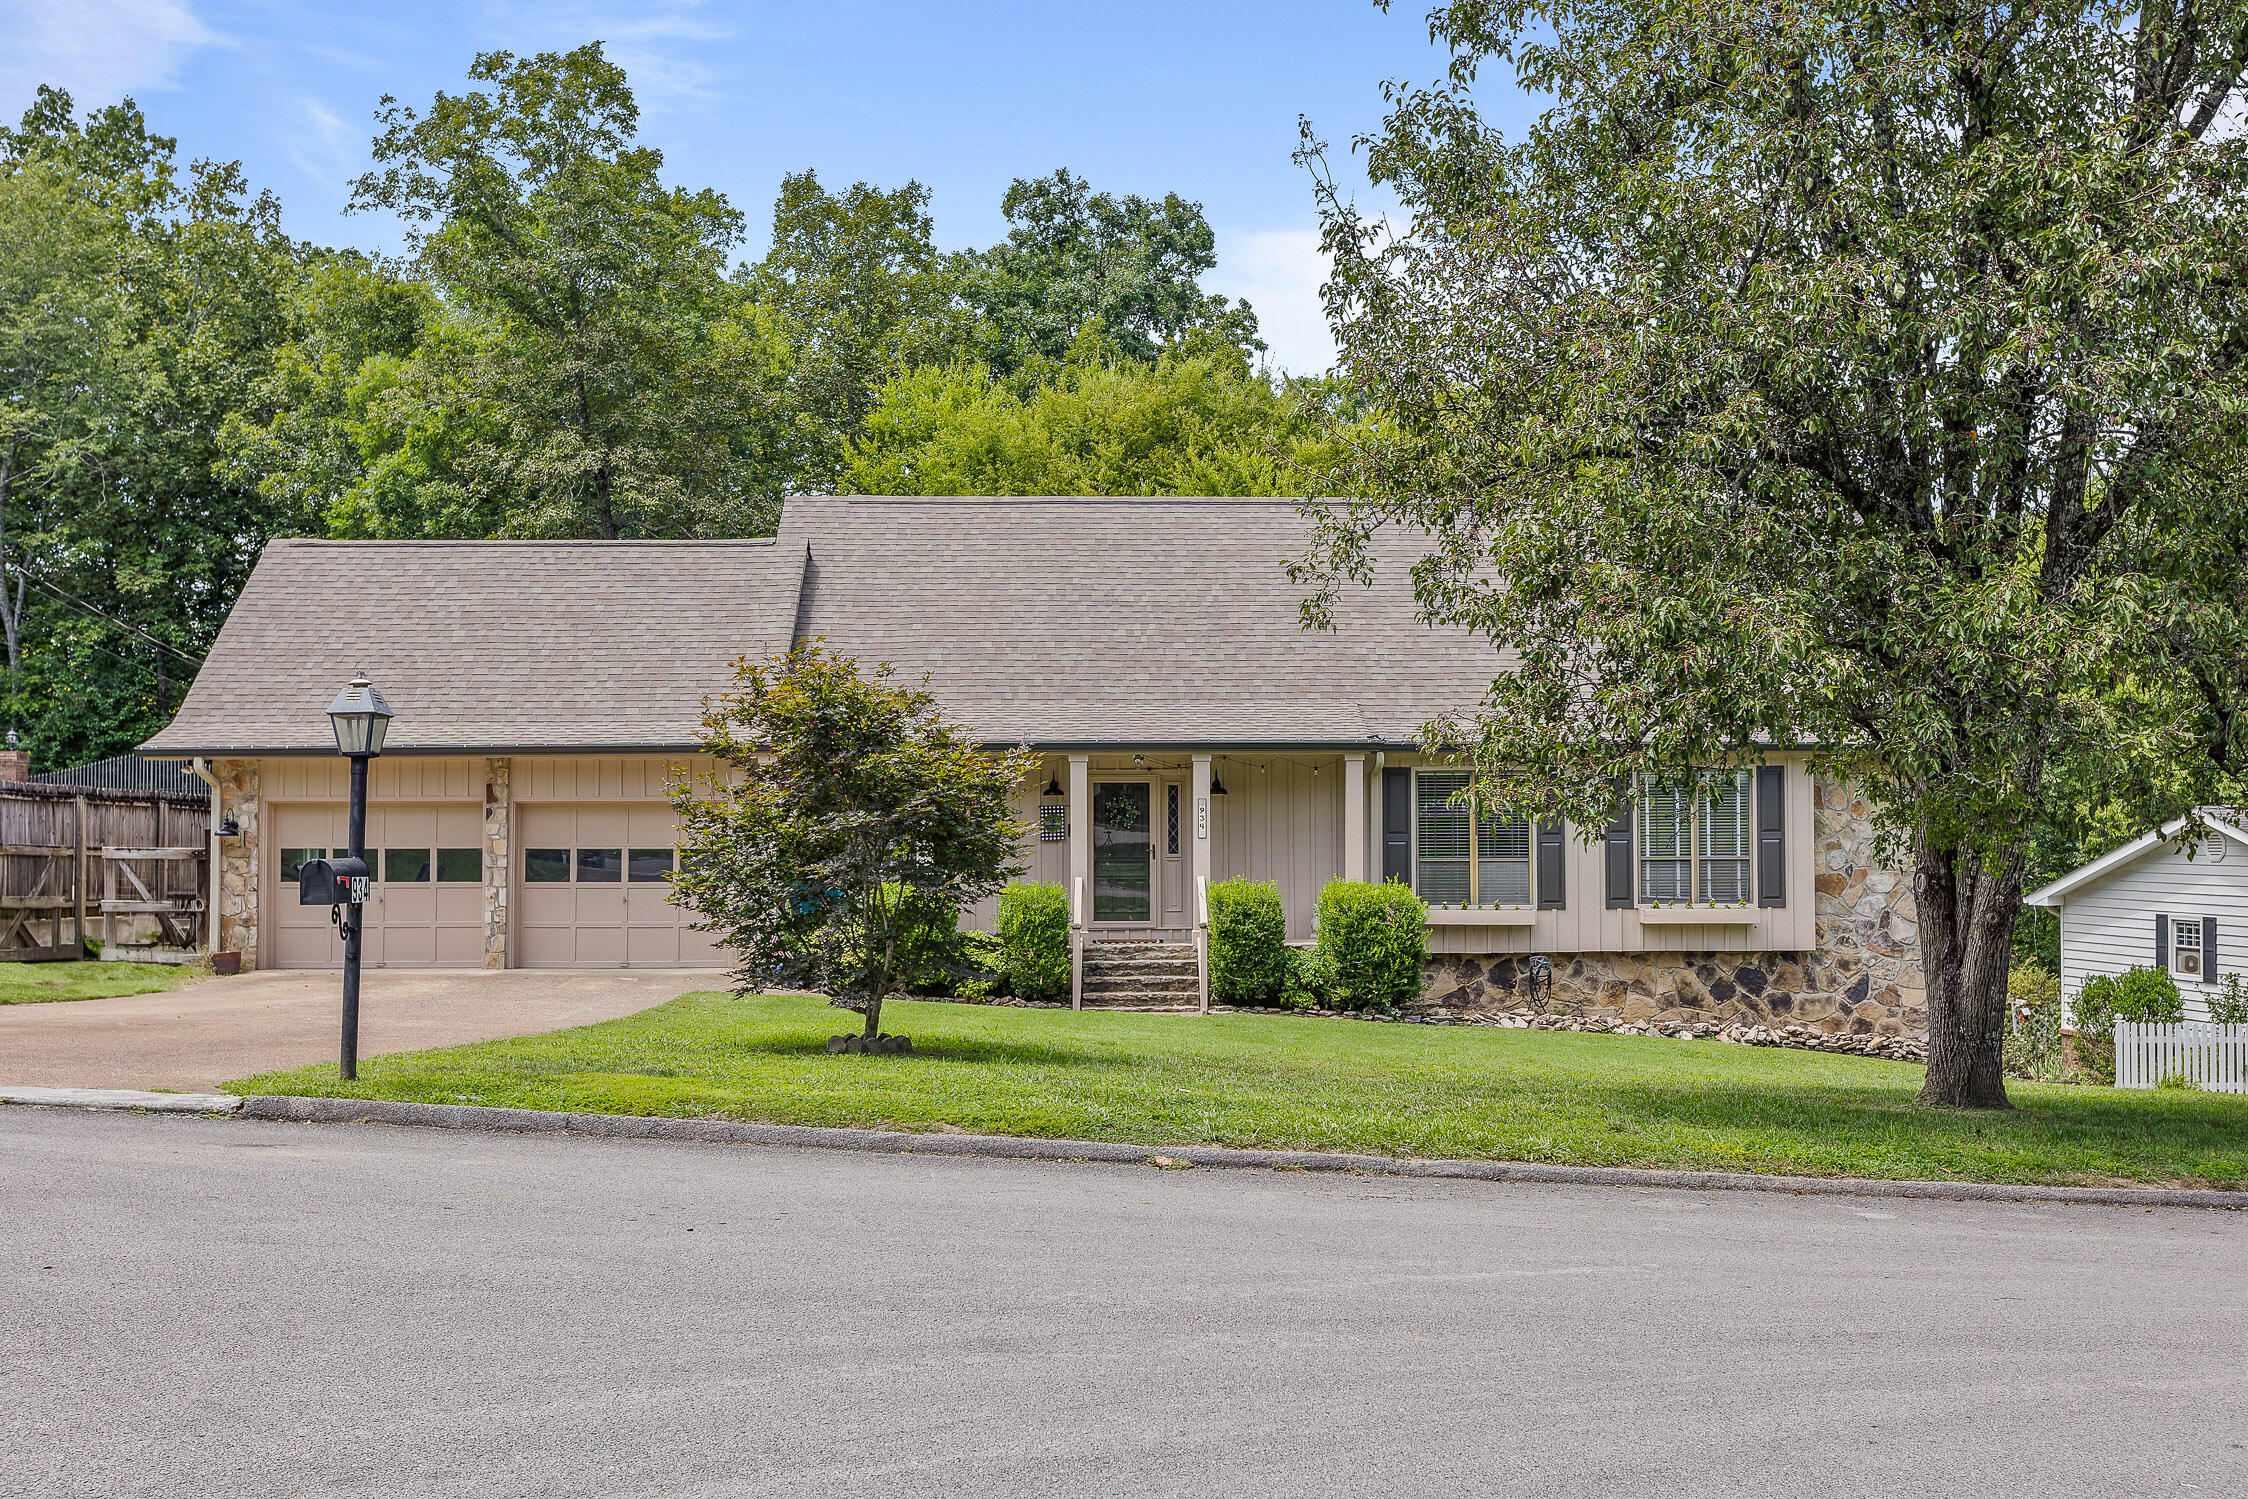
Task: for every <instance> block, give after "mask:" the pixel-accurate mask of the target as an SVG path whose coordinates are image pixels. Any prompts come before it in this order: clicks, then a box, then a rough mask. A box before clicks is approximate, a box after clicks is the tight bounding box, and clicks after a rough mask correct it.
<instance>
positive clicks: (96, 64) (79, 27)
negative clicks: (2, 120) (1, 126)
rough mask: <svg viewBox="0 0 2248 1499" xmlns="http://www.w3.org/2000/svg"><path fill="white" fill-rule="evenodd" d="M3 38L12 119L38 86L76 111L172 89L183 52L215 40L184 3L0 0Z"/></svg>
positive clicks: (0, 89) (2, 83)
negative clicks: (58, 94) (66, 96)
mask: <svg viewBox="0 0 2248 1499" xmlns="http://www.w3.org/2000/svg"><path fill="white" fill-rule="evenodd" d="M0 37H4V38H6V41H5V43H0V108H5V109H6V112H7V113H9V114H11V115H12V114H13V113H14V112H15V110H16V109H18V108H21V107H22V105H23V104H28V103H29V102H30V100H31V95H32V91H33V90H35V89H36V88H38V86H39V85H40V84H42V83H47V84H52V85H54V86H55V87H56V88H60V89H68V90H69V91H70V95H71V98H72V99H73V100H74V101H75V102H76V103H77V105H78V106H79V108H81V109H89V108H93V107H95V106H98V105H102V104H112V103H115V102H116V101H117V100H118V99H120V98H122V97H123V96H124V95H126V94H128V93H131V92H134V91H135V90H146V89H162V88H169V87H171V85H172V75H173V73H174V72H175V70H177V68H178V67H179V65H180V63H181V62H182V61H183V60H184V59H185V58H186V56H187V54H188V53H190V52H192V51H194V50H195V49H196V48H198V47H202V46H207V45H209V44H210V43H212V42H214V41H216V40H218V38H217V37H216V36H214V35H213V34H212V33H211V31H210V29H209V28H208V27H206V26H205V25H204V24H203V23H202V22H201V21H199V20H197V19H196V18H195V13H194V12H193V11H192V10H190V9H189V8H188V6H187V3H186V0H0ZM18 101H20V102H18Z"/></svg>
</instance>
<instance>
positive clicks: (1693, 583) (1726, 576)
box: [1305, 0, 2248, 1106]
mask: <svg viewBox="0 0 2248 1499" xmlns="http://www.w3.org/2000/svg"><path fill="white" fill-rule="evenodd" d="M1430 25H1431V28H1432V32H1433V34H1434V35H1435V37H1436V38H1437V39H1438V40H1439V41H1440V42H1442V43H1444V44H1446V45H1447V46H1448V47H1449V48H1450V50H1451V54H1452V58H1453V65H1452V68H1451V72H1450V76H1449V78H1448V80H1447V81H1446V82H1444V83H1442V84H1440V85H1438V86H1434V87H1430V88H1423V89H1412V88H1398V89H1395V90H1393V91H1392V93H1391V95H1390V101H1391V109H1390V113H1389V114H1388V116H1387V118H1386V120H1385V122H1384V124H1383V126H1382V128H1381V129H1380V130H1379V131H1377V132H1376V133H1375V134H1374V135H1373V136H1372V137H1370V138H1369V139H1367V140H1366V141H1365V142H1363V144H1364V146H1365V147H1366V149H1367V151H1368V161H1369V166H1370V169H1371V173H1372V176H1373V177H1374V178H1375V179H1376V180H1377V181H1378V182H1380V183H1384V184H1387V185H1388V186H1389V187H1391V188H1393V189H1394V190H1395V192H1396V194H1397V197H1398V200H1399V203H1400V204H1401V206H1402V218H1401V220H1400V221H1399V222H1398V223H1397V224H1396V225H1395V226H1394V228H1392V227H1390V226H1386V225H1384V224H1382V223H1379V222H1375V221H1372V220H1369V219H1368V218H1366V217H1364V216H1361V215H1360V214H1359V213H1357V212H1355V211H1354V210H1353V208H1352V207H1351V205H1350V204H1349V203H1347V202H1346V201H1345V200H1344V199H1343V197H1342V196H1341V194H1340V193H1339V192H1338V191H1337V190H1336V189H1335V187H1334V185H1333V180H1332V178H1331V177H1330V176H1328V175H1327V174H1325V173H1324V171H1322V172H1321V174H1320V181H1321V182H1322V184H1323V192H1324V195H1325V209H1326V214H1325V218H1326V243H1327V246H1328V248H1329V250H1330V251H1331V252H1332V253H1333V254H1334V255H1335V257H1336V273H1335V276H1334V279H1333V282H1332V284H1331V287H1330V313H1331V315H1332V317H1333V320H1334V323H1335V326H1336V330H1337V335H1338V339H1339V342H1340V347H1341V356H1342V361H1343V365H1344V368H1345V369H1346V371H1347V372H1348V374H1349V376H1350V377H1351V378H1352V379H1353V380H1355V381H1356V382H1357V383H1358V385H1359V387H1360V388H1361V389H1362V390H1363V391H1364V392H1365V393H1366V394H1367V395H1368V397H1369V398H1371V399H1373V400H1375V401H1377V402H1378V403H1379V404H1380V405H1381V406H1382V407H1383V408H1384V409H1385V411H1386V412H1387V413H1388V414H1389V415H1390V416H1391V417H1392V418H1394V420H1395V423H1396V426H1395V428H1394V429H1393V430H1394V434H1395V440H1394V441H1384V442H1372V443H1365V444H1362V445H1361V446H1360V449H1359V451H1358V454H1357V457H1356V459H1355V460H1354V465H1353V478H1352V483H1353V488H1354V489H1355V490H1356V491H1357V492H1359V493H1360V494H1362V495H1363V496H1364V497H1365V499H1366V500H1367V503H1366V504H1364V505H1361V506H1358V507H1355V508H1352V509H1347V510H1344V509H1338V510H1336V511H1335V512H1333V514H1332V515H1331V517H1330V522H1329V525H1328V528H1327V533H1326V540H1325V544H1324V545H1323V546H1322V547H1321V548H1320V550H1319V554H1318V555H1317V556H1315V557H1313V558H1312V559H1309V566H1310V568H1311V570H1312V571H1314V572H1318V571H1320V570H1322V569H1324V570H1326V573H1327V576H1328V577H1329V578H1330V579H1339V578H1341V577H1343V576H1346V575H1348V574H1350V573H1352V572H1354V571H1357V570H1359V569H1360V567H1361V565H1362V561H1363V558H1364V556H1365V553H1364V550H1363V541H1364V536H1365V532H1366V530H1367V529H1368V528H1369V527H1371V526H1373V525H1378V524H1382V523H1384V522H1385V521H1400V522H1407V523H1411V524H1413V525H1416V526H1420V527H1425V528H1426V529H1427V530H1428V531H1429V532H1430V533H1431V534H1432V536H1433V537H1434V538H1435V541H1434V545H1433V548H1432V550H1431V553H1430V556H1429V558H1428V560H1427V561H1426V562H1425V563H1424V564H1423V566H1422V567H1421V568H1420V570H1419V572H1418V573H1417V584H1418V587H1419V590H1420V594H1421V598H1422V600H1423V603H1424V605H1425V606H1426V607H1427V608H1428V610H1429V611H1430V612H1431V613H1432V614H1433V615H1435V616H1437V617H1439V618H1442V619H1446V620H1451V621H1454V622H1458V623H1463V624H1466V625H1468V626H1471V627H1473V628H1476V629H1479V630H1482V631H1484V632H1486V633H1487V634H1488V635H1489V636H1490V637H1491V638H1492V639H1493V640H1494V641H1495V642H1498V643H1500V644H1503V645H1505V646H1508V647H1511V648H1512V649H1513V650H1515V651H1516V652H1518V653H1519V670H1515V671H1511V672H1509V673H1507V674H1505V675H1503V676H1501V677H1500V678H1499V679H1498V680H1497V681H1496V682H1495V683H1494V684H1493V686H1492V689H1491V692H1490V695H1489V697H1488V699H1487V701H1486V702H1485V704H1484V705H1483V706H1482V707H1481V708H1480V709H1479V710H1478V712H1477V713H1476V715H1475V716H1474V718H1473V720H1472V721H1463V722H1461V723H1458V724H1456V725H1452V726H1451V728H1450V733H1451V735H1452V738H1451V739H1450V740H1449V741H1448V742H1450V743H1452V744H1453V745H1455V746H1456V747H1457V748H1458V749H1459V750H1461V751H1462V752H1464V753H1466V754H1469V755H1471V756H1472V757H1473V758H1474V759H1475V760H1476V761H1477V762H1478V763H1479V764H1481V765H1484V766H1486V767H1490V768H1492V769H1494V770H1495V769H1497V768H1499V767H1502V766H1503V767H1506V768H1508V769H1510V770H1525V771H1526V772H1527V776H1526V778H1525V779H1522V780H1516V781H1512V782H1508V783H1505V784H1507V785H1510V786H1513V787H1515V788H1519V789H1518V790H1517V791H1515V792H1511V793H1508V795H1509V796H1510V798H1518V799H1519V800H1520V801H1521V802H1523V803H1526V804H1527V809H1528V810H1533V811H1537V812H1541V813H1544V814H1546V815H1551V814H1553V813H1566V814H1567V815H1570V816H1572V817H1574V818H1576V819H1578V820H1579V822H1580V825H1584V826H1597V825H1600V824H1601V823H1602V822H1604V821H1605V820H1606V818H1607V817H1608V816H1609V814H1610V809H1611V808H1612V807H1613V806H1614V801H1615V794H1616V793H1615V786H1616V779H1617V778H1618V777H1619V776H1625V775H1631V774H1634V773H1637V772H1640V771H1643V770H1651V771H1661V772H1666V773H1675V772H1676V771H1677V770H1678V768H1680V767H1707V766H1712V765H1715V764H1717V763H1719V762H1720V761H1722V760H1724V759H1725V758H1726V757H1728V756H1735V755H1739V754H1742V753H1748V754H1752V755H1753V754H1754V753H1757V752H1758V748H1757V747H1758V746H1772V745H1782V744H1784V745H1801V746H1810V747H1814V748H1815V749H1816V751H1817V755H1818V758H1819V760H1820V762H1821V763H1822V764H1823V765H1825V766H1826V767H1827V768H1829V769H1831V770H1833V771H1836V772H1838V773H1842V774H1847V775H1850V776H1854V777H1856V778H1858V779H1859V780H1860V781H1861V783H1862V784H1863V785H1864V787H1865V788H1866V790H1867V792H1868V793H1869V794H1870V796H1871V797H1872V799H1873V801H1874V803H1875V805H1876V807H1877V808H1878V811H1879V813H1880V815H1881V817H1882V819H1883V822H1884V825H1885V827H1886V828H1887V829H1888V831H1889V832H1890V833H1891V835H1892V837H1893V839H1894V841H1895V845H1896V847H1897V848H1898V849H1899V850H1900V851H1901V852H1903V853H1906V854H1907V855H1909V861H1910V865H1911V869H1912V873H1913V881H1914V890H1915V894H1916V898H1917V907H1918V922H1919V938H1920V943H1921V949H1922V955H1923V959H1924V962H1925V967H1926V974H1927V984H1928V1006H1929V1066H1928V1074H1927V1081H1926V1085H1925V1087H1924V1089H1923V1091H1922V1093H1921V1098H1922V1101H1923V1102H1926V1103H1931V1104H1949V1105H1977V1106H1998V1105H2003V1104H2004V1103H2005V1101H2006V1098H2005V1087H2004V1081H2003V1076H2002V1071H2001V1062H2002V1058H2001V1038H2002V1031H2003V1027H2004V1024H2005V985H2006V972H2007V965H2008V952H2009V941H2010V937H2011V933H2012V929H2013V925H2014V920H2015V916H2016V914H2017V912H2018V910H2019V908H2020V903H2021V894H2022V884H2021V881H2022V869H2023V860H2024V851H2025V848H2026V847H2027V846H2028V844H2029V841H2030V839H2031V838H2032V836H2033V834H2034V833H2035V831H2036V828H2037V825H2038V821H2039V817H2040V812H2039V808H2040V803H2041V800H2042V798H2043V797H2044V796H2045V795H2046V792H2047V789H2048V785H2049V782H2050V781H2051V779H2052V778H2053V777H2054V776H2055V775H2056V774H2057V773H2059V772H2060V771H2062V770H2063V769H2067V770H2068V771H2069V772H2070V773H2072V774H2075V775H2079V776H2082V775H2085V774H2087V773H2089V774H2091V775H2094V776H2098V777H2121V776H2123V775H2125V774H2127V773H2130V770H2131V767H2133V766H2143V765H2146V764H2157V765H2165V766H2169V767H2171V768H2172V769H2173V770H2176V771H2179V773H2180V774H2182V775H2183V776H2184V778H2185V779H2187V780H2191V781H2193V782H2196V783H2204V784H2215V783H2216V782H2217V780H2218V778H2219V777H2220V776H2221V774H2222V773H2223V772H2224V770H2225V768H2226V766H2227V765H2228V764H2229V766H2230V768H2231V770H2232V771H2233V773H2237V771H2238V768H2239V766H2240V764H2241V757H2242V755H2243V753H2244V751H2248V738H2244V735H2243V727H2242V717H2241V709H2242V706H2243V683H2242V681H2241V675H2240V670H2239V662H2240V659H2241V657H2240V648H2241V645H2242V633H2241V628H2242V603H2241V599H2240V595H2239V588H2240V584H2241V571H2240V567H2239V562H2238V559H2239V557H2240V554H2241V548H2242V545H2243V542H2244V540H2248V536H2244V529H2248V527H2244V523H2243V520H2242V511H2243V509H2244V508H2248V507H2243V506H2242V505H2241V504H2240V501H2239V498H2238V490H2237V487H2236V475H2237V472H2238V470H2239V467H2240V460H2241V454H2242V443H2241V439H2242V436H2243V432H2242V412H2243V395H2244V390H2248V387H2244V382H2243V371H2242V364H2243V360H2244V359H2248V212H2244V210H2248V182H2244V179H2243V168H2244V156H2243V146H2242V140H2241V135H2240V130H2239V119H2240V113H2241V105H2242V99H2241V88H2240V86H2241V80H2242V73H2243V68H2244V67H2248V6H2243V5H2241V4H2239V3H2234V0H2224V3H2215V4H2201V5H2182V4H2178V3H2176V0H2160V3H2155V4H2152V5H2148V6H2143V7H2130V6H2125V5H2120V4H2095V5H2086V4H2082V3H2079V4H2076V5H2073V6H2065V7H2061V8H2054V7H2037V6H2023V5H2018V4H1977V5H1967V6H1964V7H1962V6H1957V5H1936V4H1930V3H1926V0H1810V3H1785V4H1783V3H1779V0H1458V3H1453V4H1447V5H1443V6H1440V7H1439V8H1438V9H1436V10H1435V11H1434V12H1433V13H1432V14H1431V17H1430ZM1509 63H1510V64H1511V65H1512V66H1513V67H1514V69H1515V70H1516V71H1517V73H1518V74H1519V77H1520V80H1521V82H1522V83H1523V84H1524V86H1525V87H1527V88H1528V89H1529V90H1531V91H1533V92H1536V93H1542V94H1543V95H1544V96H1546V99H1547V101H1548V103H1549V106H1550V107H1549V108H1548V109H1547V110H1546V111H1545V112H1544V113H1543V114H1542V115H1540V116H1539V117H1538V118H1537V120H1536V121H1535V122H1534V123H1533V124H1532V125H1531V126H1530V127H1529V128H1528V129H1527V131H1526V132H1524V133H1523V134H1522V135H1521V137H1520V138H1519V139H1514V140H1509V139H1506V138H1504V137H1502V136H1501V135H1500V134H1499V133H1498V132H1497V131H1495V130H1494V129H1492V128H1490V127H1489V126H1487V125H1486V124H1485V123H1484V122H1483V121H1482V120H1481V119H1480V118H1479V115H1478V112H1477V107H1476V100H1475V79H1476V75H1477V72H1478V70H1479V69H1480V68H1483V67H1485V66H1487V65H1492V64H1509ZM1305 155H1306V159H1307V160H1309V161H1311V162H1312V163H1313V164H1314V165H1315V166H1319V165H1320V164H1321V163H1322V162H1323V157H1322V156H1321V154H1320V152H1319V150H1318V147H1317V143H1316V142H1315V141H1311V140H1309V139H1308V137H1307V143H1306V152H1305ZM1323 598H1324V595H1321V596H1320V597H1317V598H1315V599H1314V600H1313V601H1312V603H1311V605H1310V613H1311V615H1312V617H1313V618H1314V619H1315V620H1316V619H1317V618H1319V617H1320V613H1321V602H1322V599H1323ZM2180 768H2182V770H2181V769H2180Z"/></svg>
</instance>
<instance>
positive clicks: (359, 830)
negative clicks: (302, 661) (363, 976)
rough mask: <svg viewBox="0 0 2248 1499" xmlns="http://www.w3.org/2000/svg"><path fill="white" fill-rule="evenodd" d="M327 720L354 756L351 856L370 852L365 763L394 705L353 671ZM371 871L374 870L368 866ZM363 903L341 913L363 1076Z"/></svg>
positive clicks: (349, 1050) (351, 1057)
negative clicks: (361, 1002) (360, 944)
mask: <svg viewBox="0 0 2248 1499" xmlns="http://www.w3.org/2000/svg"><path fill="white" fill-rule="evenodd" d="M328 722H329V723H331V724H333V725H334V726H335V730H336V753H337V754H339V755H347V756H349V757H350V759H351V847H350V848H349V849H348V850H347V851H346V852H347V853H348V854H349V855H350V857H352V858H354V859H359V860H362V861H363V860H365V858H366V857H367V762H368V761H369V760H372V759H373V758H374V757H375V756H377V755H379V754H381V753H382V737H383V733H384V731H386V730H387V729H388V728H389V727H390V704H389V703H388V702H386V701H385V700H384V699H383V695H382V689H381V688H379V687H377V686H376V685H375V684H374V683H372V682H370V681H368V680H367V675H366V673H365V672H356V673H354V674H353V675H352V678H351V685H350V686H348V687H346V688H344V690H343V691H341V692H339V693H337V694H336V700H335V701H334V702H332V703H330V704H328ZM369 874H370V875H371V874H372V871H369ZM365 914H366V911H365V902H363V901H352V902H348V903H347V904H346V905H345V906H344V916H343V1075H344V1077H345V1079H346V1080H347V1081H348V1080H350V1079H353V1078H356V1077H358V1076H359V927H360V923H361V921H362V920H363V919H364V917H365Z"/></svg>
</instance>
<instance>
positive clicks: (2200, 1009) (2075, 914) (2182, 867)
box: [2026, 807, 2248, 1020]
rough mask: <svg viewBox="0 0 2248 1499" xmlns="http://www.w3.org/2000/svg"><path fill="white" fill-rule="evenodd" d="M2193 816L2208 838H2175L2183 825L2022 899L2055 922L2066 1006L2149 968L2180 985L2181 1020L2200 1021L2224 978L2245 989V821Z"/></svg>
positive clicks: (2207, 812) (2209, 810) (2217, 810)
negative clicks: (2105, 982) (2106, 979)
mask: <svg viewBox="0 0 2248 1499" xmlns="http://www.w3.org/2000/svg"><path fill="white" fill-rule="evenodd" d="M2200 815H2201V819H2202V821H2203V822H2205V823H2206V824H2208V827H2209V835H2208V836H2207V837H2206V838H2201V839H2185V838H2182V837H2181V835H2182V834H2183V833H2184V831H2185V829H2186V825H2187V819H2185V818H2183V817H2181V818H2178V819H2176V820H2175V821H2173V822H2171V823H2169V824H2167V825H2166V826H2163V827H2160V828H2157V829H2156V830H2155V831H2153V832H2151V833H2148V834H2147V835H2146V836H2144V837H2142V838H2139V839H2136V840H2134V841H2132V842H2130V843H2126V844H2125V845H2123V847H2121V848H2119V849H2116V850H2115V851H2114V852H2113V853H2110V854H2107V855H2105V856H2103V857H2101V858H2098V859H2094V860H2093V861H2092V862H2091V863H2089V864H2087V865H2085V866H2084V867H2083V868H2082V869H2079V870H2076V871H2075V872H2074V873H2071V874H2066V875H2063V876H2062V877H2061V878H2059V879H2057V880H2055V881H2053V883H2052V884H2050V885H2047V886H2046V887H2045V888H2043V889H2042V890H2035V891H2032V892H2031V893H2030V894H2029V895H2028V896H2027V897H2026V899H2027V902H2028V904H2030V905H2033V906H2044V907H2047V908H2049V909H2050V910H2052V911H2053V912H2054V913H2055V914H2056V915H2058V916H2059V918H2060V922H2061V994H2062V996H2063V997H2064V998H2065V999H2067V1000H2068V1001H2069V1002H2070V1003H2071V1004H2072V1005H2073V1004H2074V1002H2075V999H2076V992H2077V990H2078V989H2080V988H2081V987H2083V984H2084V981H2085V980H2086V979H2088V978H2092V977H2093V976H2095V975H2098V974H2103V973H2104V974H2120V973H2122V972H2123V971H2124V970H2125V969H2127V968H2131V967H2133V966H2137V967H2141V968H2144V967H2147V966H2149V965H2155V966H2159V967H2162V968H2167V969H2168V970H2170V976H2171V977H2172V978H2173V979H2175V980H2176V981H2177V985H2178V992H2179V993H2180V994H2181V995H2183V996H2184V997H2185V1002H2186V1018H2187V1019H2189V1020H2206V1019H2208V1018H2209V1005H2208V999H2209V996H2210V995H2211V994H2213V993H2216V992H2218V991H2219V990H2220V989H2221V988H2222V986H2223V984H2224V980H2225V975H2226V974H2228V973H2238V974H2240V975H2242V976H2243V979H2244V981H2248V817H2244V816H2243V814H2242V813H2241V812H2240V811H2238V810H2235V809H2233V808H2229V807H2204V808H2202V809H2201V814H2200Z"/></svg>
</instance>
